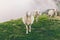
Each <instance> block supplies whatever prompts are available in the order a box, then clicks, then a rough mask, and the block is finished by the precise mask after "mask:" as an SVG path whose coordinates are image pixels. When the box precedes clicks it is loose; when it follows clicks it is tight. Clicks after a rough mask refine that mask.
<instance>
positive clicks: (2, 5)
mask: <svg viewBox="0 0 60 40" xmlns="http://www.w3.org/2000/svg"><path fill="white" fill-rule="evenodd" d="M36 8H37V9H40V11H41V12H42V11H44V10H46V9H52V8H57V6H56V5H55V2H54V1H53V0H0V22H3V21H7V20H10V19H16V18H20V17H21V16H23V15H25V12H26V11H33V10H35V9H36Z"/></svg>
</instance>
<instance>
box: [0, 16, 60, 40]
mask: <svg viewBox="0 0 60 40" xmlns="http://www.w3.org/2000/svg"><path fill="white" fill-rule="evenodd" d="M0 40H60V20H53V19H52V20H50V19H48V17H47V16H44V17H43V16H40V17H39V19H38V22H34V23H33V24H32V32H31V33H29V34H26V33H25V25H24V24H23V22H22V20H21V19H17V20H11V21H7V22H4V23H0Z"/></svg>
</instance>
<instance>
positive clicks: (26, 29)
mask: <svg viewBox="0 0 60 40" xmlns="http://www.w3.org/2000/svg"><path fill="white" fill-rule="evenodd" d="M26 34H28V26H27V25H26Z"/></svg>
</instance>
